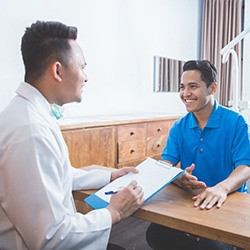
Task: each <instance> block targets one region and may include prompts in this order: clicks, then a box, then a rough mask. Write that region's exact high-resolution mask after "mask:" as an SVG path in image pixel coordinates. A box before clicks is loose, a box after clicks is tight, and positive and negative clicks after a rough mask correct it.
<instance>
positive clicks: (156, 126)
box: [148, 121, 171, 137]
mask: <svg viewBox="0 0 250 250" xmlns="http://www.w3.org/2000/svg"><path fill="white" fill-rule="evenodd" d="M170 125H171V124H170V122H169V121H160V122H151V123H148V137H152V136H154V137H155V136H158V135H166V134H168V133H169V129H170Z"/></svg>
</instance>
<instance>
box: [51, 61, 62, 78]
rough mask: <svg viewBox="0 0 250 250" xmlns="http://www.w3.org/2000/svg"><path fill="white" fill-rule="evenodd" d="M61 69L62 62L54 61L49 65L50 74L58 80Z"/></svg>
mask: <svg viewBox="0 0 250 250" xmlns="http://www.w3.org/2000/svg"><path fill="white" fill-rule="evenodd" d="M61 69H62V64H61V63H60V62H54V63H53V64H52V65H51V71H52V76H53V77H54V79H55V80H56V81H58V82H61V81H62V74H61Z"/></svg>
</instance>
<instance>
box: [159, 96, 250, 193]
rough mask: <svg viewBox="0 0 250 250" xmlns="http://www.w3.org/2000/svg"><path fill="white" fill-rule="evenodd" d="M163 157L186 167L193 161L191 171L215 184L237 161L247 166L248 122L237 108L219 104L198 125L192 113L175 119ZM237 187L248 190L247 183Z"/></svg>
mask: <svg viewBox="0 0 250 250" xmlns="http://www.w3.org/2000/svg"><path fill="white" fill-rule="evenodd" d="M162 159H163V160H168V161H170V162H172V163H174V164H177V163H179V162H180V163H181V168H182V169H185V168H187V167H189V166H190V165H191V164H192V163H194V164H195V169H194V171H193V175H195V176H196V177H197V178H198V180H200V181H204V182H205V183H206V185H207V186H214V185H216V184H217V183H219V182H221V181H222V180H224V179H226V178H227V177H228V176H229V175H230V174H231V173H232V171H233V170H234V169H235V168H236V167H237V166H239V165H248V166H250V144H249V136H248V125H247V123H246V122H245V120H244V118H243V117H242V116H241V115H240V114H239V113H237V112H234V111H232V110H230V109H228V108H226V107H223V106H221V105H218V103H217V102H216V101H215V104H214V108H213V112H212V114H211V116H210V118H209V120H208V122H207V124H206V126H205V127H204V128H203V129H201V128H200V127H199V126H198V123H197V121H196V118H195V116H194V114H193V113H188V114H187V115H185V116H184V117H183V118H181V119H179V120H178V121H176V122H175V124H174V125H173V127H172V128H171V130H170V133H169V137H168V140H167V144H166V147H165V149H164V150H163V152H162ZM237 191H240V192H247V187H246V184H244V185H243V186H242V187H241V188H240V189H238V190H237Z"/></svg>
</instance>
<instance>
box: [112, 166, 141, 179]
mask: <svg viewBox="0 0 250 250" xmlns="http://www.w3.org/2000/svg"><path fill="white" fill-rule="evenodd" d="M130 172H132V173H138V170H137V169H136V168H134V167H123V168H121V169H117V170H115V171H113V172H112V173H111V178H110V181H114V180H115V179H117V178H119V177H121V176H123V175H126V174H128V173H130Z"/></svg>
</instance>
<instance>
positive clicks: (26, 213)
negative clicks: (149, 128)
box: [0, 21, 143, 250]
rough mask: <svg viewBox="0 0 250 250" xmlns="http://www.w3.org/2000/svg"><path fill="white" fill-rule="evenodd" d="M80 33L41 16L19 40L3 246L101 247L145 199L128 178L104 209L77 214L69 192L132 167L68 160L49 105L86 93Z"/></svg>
mask: <svg viewBox="0 0 250 250" xmlns="http://www.w3.org/2000/svg"><path fill="white" fill-rule="evenodd" d="M76 38H77V29H76V28H74V27H69V26H66V25H64V24H62V23H59V22H41V21H37V22H36V23H34V24H32V25H31V26H30V27H29V28H27V29H26V32H25V34H24V36H23V38H22V45H21V51H22V56H23V61H24V65H25V79H24V81H25V82H22V83H21V84H20V85H19V87H18V89H17V91H16V93H17V95H16V96H15V97H14V98H13V100H12V101H11V102H10V104H9V105H8V106H7V107H6V109H5V110H4V111H3V112H2V113H1V114H0V131H1V133H0V204H1V206H0V248H1V249H11V250H13V249H32V250H34V249H89V250H98V249H100V250H102V249H103V250H104V249H106V248H107V244H108V239H109V235H110V230H111V226H112V224H114V223H116V222H118V221H120V220H121V219H123V218H125V217H128V216H129V215H131V214H132V213H133V212H134V211H136V210H137V209H138V208H139V207H140V206H141V205H142V204H143V192H142V190H141V187H139V186H137V183H135V182H131V183H130V184H129V185H128V186H127V187H125V188H124V189H123V190H121V191H119V192H118V193H117V194H115V195H113V196H112V198H111V201H110V204H109V206H108V207H107V208H105V209H99V210H95V211H92V212H90V213H88V214H86V215H83V214H80V213H77V212H76V209H75V205H74V201H73V197H72V190H77V189H88V188H100V187H102V186H104V185H106V184H107V183H109V182H110V181H112V180H114V179H116V178H118V177H120V176H122V175H124V174H126V173H128V172H130V171H133V172H135V169H134V168H123V169H121V170H117V171H115V172H113V173H112V174H111V173H110V172H106V171H91V172H86V171H83V170H79V169H75V168H73V167H72V166H71V164H70V161H69V156H68V150H67V147H66V144H65V142H64V140H63V137H62V134H61V131H60V128H59V126H58V124H57V120H56V118H55V116H54V114H56V115H57V113H56V112H54V111H51V106H52V104H57V105H60V106H62V105H63V104H65V103H69V102H80V101H81V99H82V89H83V87H84V85H85V83H86V82H87V76H86V74H85V67H86V62H85V58H84V56H83V52H82V49H81V48H80V46H79V45H78V44H77V42H76Z"/></svg>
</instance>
